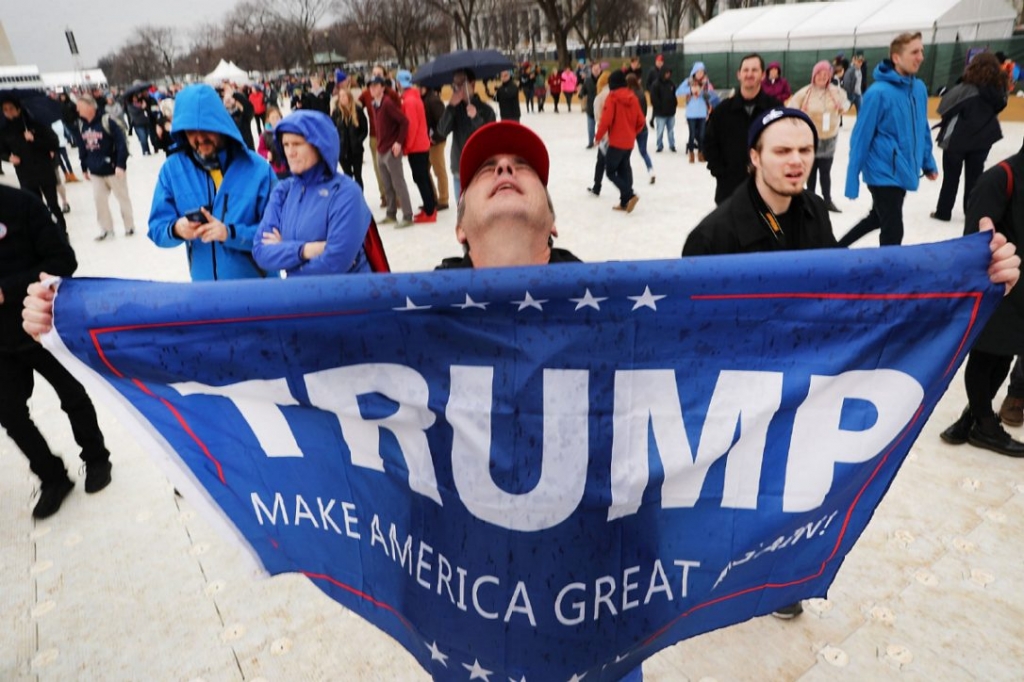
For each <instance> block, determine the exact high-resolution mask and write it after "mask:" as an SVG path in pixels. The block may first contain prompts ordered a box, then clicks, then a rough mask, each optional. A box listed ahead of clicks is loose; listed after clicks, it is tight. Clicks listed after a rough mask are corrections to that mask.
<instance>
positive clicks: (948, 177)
mask: <svg viewBox="0 0 1024 682" xmlns="http://www.w3.org/2000/svg"><path fill="white" fill-rule="evenodd" d="M989 149H990V148H985V149H979V150H977V151H973V152H967V153H965V154H961V153H957V152H948V151H947V152H943V153H942V188H941V189H940V190H939V203H938V204H937V205H936V206H935V217H936V218H941V219H942V220H949V219H950V217H951V216H952V213H953V206H954V205H955V204H956V193H957V191H958V190H959V189H960V171H961V169H963V171H964V203H963V206H964V213H967V199H968V197H970V196H971V190H973V189H974V186H975V185H976V184H978V178H980V177H981V173H982V171H984V170H985V159H987V158H988V152H989Z"/></svg>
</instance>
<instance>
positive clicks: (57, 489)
mask: <svg viewBox="0 0 1024 682" xmlns="http://www.w3.org/2000/svg"><path fill="white" fill-rule="evenodd" d="M74 487H75V484H74V483H73V482H72V481H71V479H70V478H68V477H67V474H64V478H62V479H58V480H56V481H53V482H52V483H43V487H42V492H41V493H40V494H39V501H38V502H36V506H35V509H33V510H32V516H34V517H36V518H37V519H45V518H47V517H48V516H53V515H54V514H56V513H57V511H58V510H59V509H60V506H61V505H62V504H63V503H64V498H65V497H67V496H68V493H70V492H71V489H72V488H74Z"/></svg>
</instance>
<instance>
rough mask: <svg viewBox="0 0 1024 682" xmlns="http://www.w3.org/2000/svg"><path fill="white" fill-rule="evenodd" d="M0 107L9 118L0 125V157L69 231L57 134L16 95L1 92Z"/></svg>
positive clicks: (19, 180)
mask: <svg viewBox="0 0 1024 682" xmlns="http://www.w3.org/2000/svg"><path fill="white" fill-rule="evenodd" d="M0 107H2V109H3V116H4V118H5V119H6V124H5V125H4V126H3V128H2V129H0V158H5V159H7V160H9V161H10V162H11V165H12V166H14V171H15V172H16V173H17V174H18V183H19V184H20V185H21V188H22V189H23V190H26V191H28V192H32V193H33V194H35V195H36V196H37V197H39V198H40V199H43V200H44V201H45V202H46V205H47V207H48V208H49V209H50V213H52V214H53V217H54V218H56V220H57V223H58V224H59V225H60V226H61V229H63V230H64V231H65V232H67V225H66V224H65V223H64V213H63V211H61V203H60V201H59V200H58V199H57V170H56V166H55V164H56V161H55V154H57V151H58V149H59V147H60V141H59V140H58V139H57V134H56V133H54V132H53V129H52V128H50V127H49V126H46V125H40V124H39V123H37V122H36V121H35V119H33V118H32V116H31V115H30V114H29V113H28V112H27V111H25V109H24V107H23V106H22V103H21V100H20V99H18V97H16V96H15V95H12V94H10V93H0Z"/></svg>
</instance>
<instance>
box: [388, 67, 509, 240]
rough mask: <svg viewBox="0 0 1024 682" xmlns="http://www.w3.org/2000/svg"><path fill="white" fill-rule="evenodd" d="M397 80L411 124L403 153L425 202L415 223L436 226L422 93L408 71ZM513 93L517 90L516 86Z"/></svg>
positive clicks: (400, 72)
mask: <svg viewBox="0 0 1024 682" xmlns="http://www.w3.org/2000/svg"><path fill="white" fill-rule="evenodd" d="M396 80H397V81H398V85H399V87H401V89H402V113H403V114H405V117H406V118H407V119H408V120H409V128H408V131H407V132H406V135H405V142H404V144H403V146H402V151H404V152H405V155H406V157H407V158H408V159H409V169H410V170H411V171H412V179H413V182H415V183H416V188H417V189H418V190H419V193H420V201H422V202H423V204H422V207H421V208H420V210H419V212H417V213H416V215H414V216H413V218H412V221H413V222H414V223H436V222H437V206H436V202H437V199H436V197H435V196H434V186H433V184H432V183H431V182H430V135H429V134H428V133H427V113H426V111H425V110H424V108H423V99H422V98H421V97H420V91H419V89H418V88H417V87H416V86H415V85H413V84H412V74H411V73H410V72H408V71H406V70H402V71H399V72H398V74H397V75H396ZM513 89H514V90H515V87H514V86H513ZM518 97H519V92H518V90H516V98H517V100H518ZM517 104H518V102H517Z"/></svg>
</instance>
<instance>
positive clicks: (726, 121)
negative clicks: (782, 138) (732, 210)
mask: <svg viewBox="0 0 1024 682" xmlns="http://www.w3.org/2000/svg"><path fill="white" fill-rule="evenodd" d="M747 104H748V102H746V100H744V99H743V96H742V95H741V94H740V92H739V90H737V91H736V94H735V95H733V96H732V97H730V98H728V99H726V100H723V101H722V103H721V104H719V105H718V106H717V107H715V108H714V110H713V111H712V112H711V116H710V117H708V127H707V130H705V132H704V157H705V158H706V159H707V162H708V170H709V171H710V172H711V174H712V175H713V176H715V179H716V180H718V186H717V187H716V188H715V203H716V204H720V203H722V202H723V201H725V200H726V199H728V198H729V195H730V194H732V193H733V191H734V190H735V189H736V188H737V187H739V186H740V185H742V184H743V181H744V180H745V179H746V177H747V163H748V162H749V158H750V157H749V154H748V153H747V131H749V130H750V124H751V123H753V121H754V118H755V117H756V116H757V115H758V114H760V113H761V112H764V111H767V110H769V109H771V108H772V107H778V106H782V103H781V102H779V100H777V99H775V98H774V97H770V96H769V95H766V94H764V92H762V91H758V93H757V96H756V97H754V99H753V100H751V101H750V102H749V104H752V105H753V110H752V113H750V114H748V113H747V111H746V108H745V107H746V105H747Z"/></svg>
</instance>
